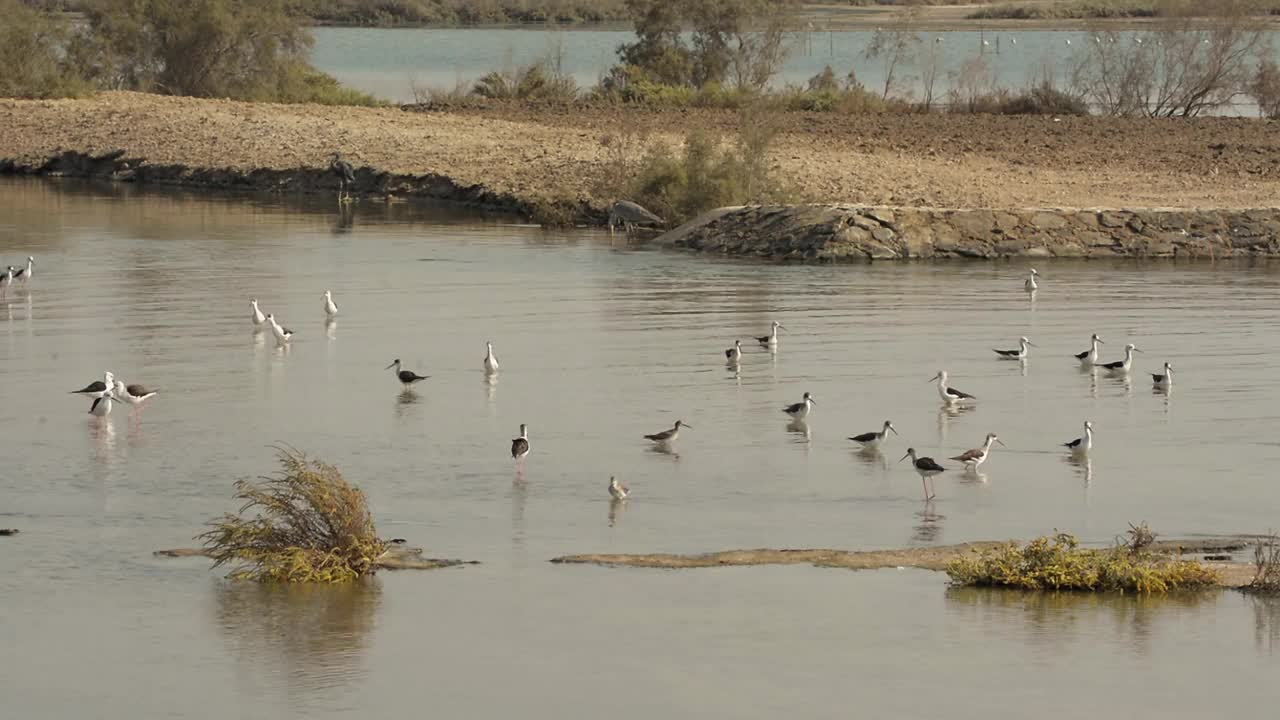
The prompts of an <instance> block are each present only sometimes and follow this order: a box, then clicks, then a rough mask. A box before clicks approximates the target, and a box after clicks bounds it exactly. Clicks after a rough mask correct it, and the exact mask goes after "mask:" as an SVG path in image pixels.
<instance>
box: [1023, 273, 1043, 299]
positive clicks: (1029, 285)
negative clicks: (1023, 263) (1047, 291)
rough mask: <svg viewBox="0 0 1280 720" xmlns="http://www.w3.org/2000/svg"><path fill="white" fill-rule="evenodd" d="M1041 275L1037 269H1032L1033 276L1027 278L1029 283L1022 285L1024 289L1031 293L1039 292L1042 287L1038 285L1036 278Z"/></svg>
mask: <svg viewBox="0 0 1280 720" xmlns="http://www.w3.org/2000/svg"><path fill="white" fill-rule="evenodd" d="M1039 275H1040V273H1038V272H1036V269H1035V268H1031V274H1030V275H1029V276H1028V277H1027V281H1026V282H1025V283H1023V284H1022V289H1023V290H1026V291H1027V292H1029V293H1033V292H1035V291H1036V290H1039V289H1040V285H1039V284H1038V283H1036V278H1037V277H1039Z"/></svg>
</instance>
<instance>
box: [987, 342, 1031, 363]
mask: <svg viewBox="0 0 1280 720" xmlns="http://www.w3.org/2000/svg"><path fill="white" fill-rule="evenodd" d="M1029 347H1040V346H1039V345H1036V344H1035V343H1033V342H1031V341H1030V340H1028V339H1026V338H1025V337H1020V338H1018V349H1017V350H996V349H995V348H992V350H991V351H992V352H994V353H995V354H996V355H998V356H999V357H1000V359H1001V360H1025V359H1026V358H1027V353H1028V350H1027V348H1029Z"/></svg>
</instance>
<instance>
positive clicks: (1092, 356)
mask: <svg viewBox="0 0 1280 720" xmlns="http://www.w3.org/2000/svg"><path fill="white" fill-rule="evenodd" d="M1102 344H1103V340H1102V338H1100V337H1098V333H1094V334H1093V336H1092V337H1091V338H1089V349H1088V350H1085V351H1084V352H1082V353H1076V359H1077V360H1079V361H1080V364H1081V365H1097V364H1098V346H1099V345H1102Z"/></svg>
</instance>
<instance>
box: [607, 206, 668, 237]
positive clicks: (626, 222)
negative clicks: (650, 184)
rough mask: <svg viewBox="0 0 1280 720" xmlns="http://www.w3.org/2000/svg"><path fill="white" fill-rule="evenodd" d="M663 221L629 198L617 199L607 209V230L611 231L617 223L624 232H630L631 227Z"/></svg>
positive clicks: (661, 222)
mask: <svg viewBox="0 0 1280 720" xmlns="http://www.w3.org/2000/svg"><path fill="white" fill-rule="evenodd" d="M664 222H666V221H665V220H663V219H662V218H661V217H659V216H658V215H656V214H654V213H651V212H649V211H648V210H645V209H644V208H643V207H641V206H640V205H637V204H636V203H633V202H631V201H630V200H619V201H618V202H616V203H614V204H613V207H612V208H610V209H609V232H613V228H614V227H616V226H618V225H621V226H622V229H623V231H624V232H631V230H632V228H636V227H641V226H646V225H661V224H663V223H664Z"/></svg>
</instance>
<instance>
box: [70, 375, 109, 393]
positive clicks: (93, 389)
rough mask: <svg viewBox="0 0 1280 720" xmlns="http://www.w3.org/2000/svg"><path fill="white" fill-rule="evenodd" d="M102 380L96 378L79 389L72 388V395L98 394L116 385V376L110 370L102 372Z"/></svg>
mask: <svg viewBox="0 0 1280 720" xmlns="http://www.w3.org/2000/svg"><path fill="white" fill-rule="evenodd" d="M102 377H103V379H102V380H94V381H93V382H91V383H89V384H88V385H85V386H84V387H82V388H80V389H79V390H72V391H71V394H72V395H96V394H98V393H101V392H104V391H106V390H110V389H111V388H113V387H115V381H116V376H115V375H114V374H112V372H111V371H110V370H108V371H106V372H104V373H102Z"/></svg>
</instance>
